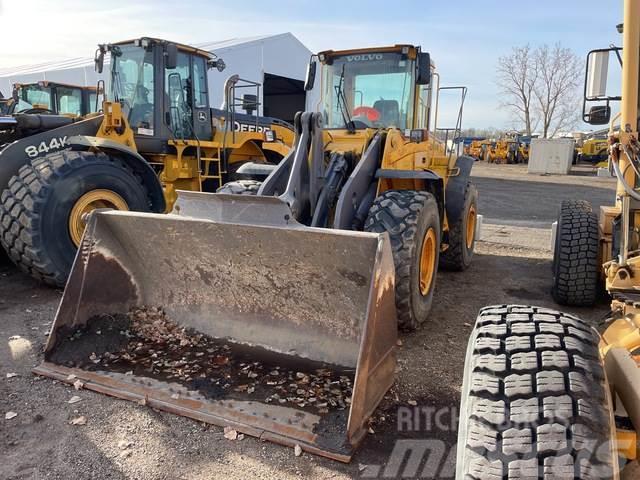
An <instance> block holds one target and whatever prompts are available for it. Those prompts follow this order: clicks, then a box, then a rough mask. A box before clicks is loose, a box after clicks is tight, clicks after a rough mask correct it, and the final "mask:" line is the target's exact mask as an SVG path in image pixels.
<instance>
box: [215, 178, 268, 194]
mask: <svg viewBox="0 0 640 480" xmlns="http://www.w3.org/2000/svg"><path fill="white" fill-rule="evenodd" d="M260 185H262V182H258V181H257V180H235V181H233V182H227V183H225V184H224V185H223V186H221V187H220V188H218V190H216V193H230V194H232V195H257V194H258V190H259V189H260Z"/></svg>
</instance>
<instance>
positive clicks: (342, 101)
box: [335, 63, 356, 133]
mask: <svg viewBox="0 0 640 480" xmlns="http://www.w3.org/2000/svg"><path fill="white" fill-rule="evenodd" d="M345 66H346V65H345V64H344V63H343V64H342V72H341V73H340V81H339V82H338V85H336V86H335V89H336V95H337V97H338V108H339V109H340V115H342V121H343V122H344V126H345V127H346V128H347V130H348V131H349V133H354V132H355V131H356V126H355V124H354V123H353V120H351V114H350V113H349V107H348V106H347V99H346V97H345V96H344V91H343V88H342V85H343V84H344V67H345Z"/></svg>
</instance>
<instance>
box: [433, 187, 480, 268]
mask: <svg viewBox="0 0 640 480" xmlns="http://www.w3.org/2000/svg"><path fill="white" fill-rule="evenodd" d="M472 203H473V204H474V205H475V208H476V212H477V211H478V190H477V189H476V187H475V185H474V184H473V183H471V182H468V183H467V186H466V188H465V192H464V211H463V212H462V215H460V218H459V219H458V221H457V222H455V223H454V224H450V225H449V248H447V249H446V250H445V251H444V252H442V253H441V254H440V268H442V269H444V270H451V271H456V272H462V271H463V270H466V269H467V268H469V265H470V264H471V259H472V258H473V249H474V247H475V243H476V242H475V239H474V241H473V244H472V245H471V248H470V249H467V243H466V236H467V225H466V218H467V213H468V212H469V207H470V206H471V204H472ZM476 225H477V223H476Z"/></svg>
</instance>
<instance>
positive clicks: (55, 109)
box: [6, 81, 97, 117]
mask: <svg viewBox="0 0 640 480" xmlns="http://www.w3.org/2000/svg"><path fill="white" fill-rule="evenodd" d="M96 91H97V90H96V88H95V87H79V86H77V85H66V84H62V83H55V82H46V81H42V82H37V83H23V84H20V83H18V84H15V85H14V86H13V99H12V101H11V102H10V103H7V112H6V113H8V114H12V113H49V114H55V115H67V116H73V117H81V116H84V115H86V114H88V113H90V112H92V111H93V108H92V106H95V104H96Z"/></svg>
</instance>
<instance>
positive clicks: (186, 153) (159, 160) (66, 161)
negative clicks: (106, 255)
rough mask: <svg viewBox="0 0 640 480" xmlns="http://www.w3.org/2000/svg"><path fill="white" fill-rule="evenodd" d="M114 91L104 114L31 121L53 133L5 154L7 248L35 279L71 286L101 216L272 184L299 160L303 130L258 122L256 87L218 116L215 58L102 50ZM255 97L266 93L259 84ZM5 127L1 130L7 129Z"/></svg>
mask: <svg viewBox="0 0 640 480" xmlns="http://www.w3.org/2000/svg"><path fill="white" fill-rule="evenodd" d="M106 55H111V64H110V75H111V81H110V86H109V89H110V91H109V92H107V95H106V101H105V102H103V104H102V112H101V113H100V114H94V115H88V116H86V117H80V118H70V117H68V116H61V115H57V116H53V115H37V116H34V115H29V116H28V118H27V117H25V118H26V120H29V121H35V120H38V121H40V122H42V123H43V124H47V125H48V126H49V127H53V128H45V129H42V131H38V133H35V134H30V135H28V136H27V137H26V138H22V139H19V140H17V141H15V142H13V143H11V144H10V145H9V146H7V147H6V148H4V149H3V150H2V151H1V152H0V243H1V244H2V246H3V247H4V249H5V250H6V252H7V253H8V255H9V257H10V258H11V259H12V260H13V261H14V262H15V263H16V264H17V265H18V266H19V267H20V268H21V269H22V270H24V271H25V272H27V273H29V274H30V275H32V276H33V277H35V278H36V279H39V280H41V281H43V282H45V283H47V284H50V285H56V286H63V285H64V284H65V281H66V279H67V276H68V274H69V270H70V269H71V265H72V263H73V259H74V257H75V254H76V250H77V247H78V245H79V244H80V240H81V237H82V232H83V230H84V222H83V216H84V215H85V214H87V213H89V212H91V211H92V210H93V209H96V208H112V209H116V210H136V211H143V212H157V213H162V212H167V211H170V210H171V209H172V207H173V205H174V203H175V200H176V191H177V190H178V189H181V190H190V191H215V190H216V189H217V188H219V187H220V186H221V185H222V184H223V183H224V182H227V181H229V180H230V179H236V178H245V179H252V178H253V179H263V178H265V177H266V176H267V175H268V173H269V172H270V171H271V170H270V169H269V167H270V166H271V167H273V166H275V165H276V164H277V163H278V162H279V160H280V159H281V158H282V157H283V156H284V155H285V154H286V153H287V152H288V151H289V149H290V147H291V145H292V142H293V137H294V135H293V129H292V127H291V126H290V125H289V124H288V123H286V122H283V121H280V120H277V119H274V118H267V117H259V116H258V115H257V114H248V113H241V112H237V111H236V110H240V109H241V107H242V108H243V109H244V110H245V111H249V112H257V111H258V107H259V105H258V100H257V98H258V97H257V96H256V95H243V96H242V97H240V96H239V95H240V94H239V93H237V92H239V91H240V90H239V89H240V88H242V89H243V90H242V91H247V88H245V87H247V85H248V86H249V87H250V86H251V84H252V82H247V81H244V80H242V79H240V78H239V77H238V76H237V75H234V76H232V77H230V78H229V79H228V81H227V82H226V83H225V107H224V108H223V109H216V108H210V106H209V92H208V84H207V74H208V70H209V69H211V68H217V69H218V70H220V71H222V70H223V68H224V62H223V61H222V59H217V58H214V56H212V54H210V53H209V52H206V51H202V50H198V49H196V48H193V47H190V46H187V45H179V44H175V43H171V42H167V41H165V40H159V39H152V38H140V39H137V40H131V41H125V42H120V43H114V44H106V45H101V46H100V47H99V49H98V50H97V52H96V59H95V60H96V67H97V68H98V70H99V71H100V72H101V71H102V66H103V63H104V58H105V56H106ZM252 85H253V86H254V87H255V86H256V85H257V84H252ZM0 123H1V122H0Z"/></svg>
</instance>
